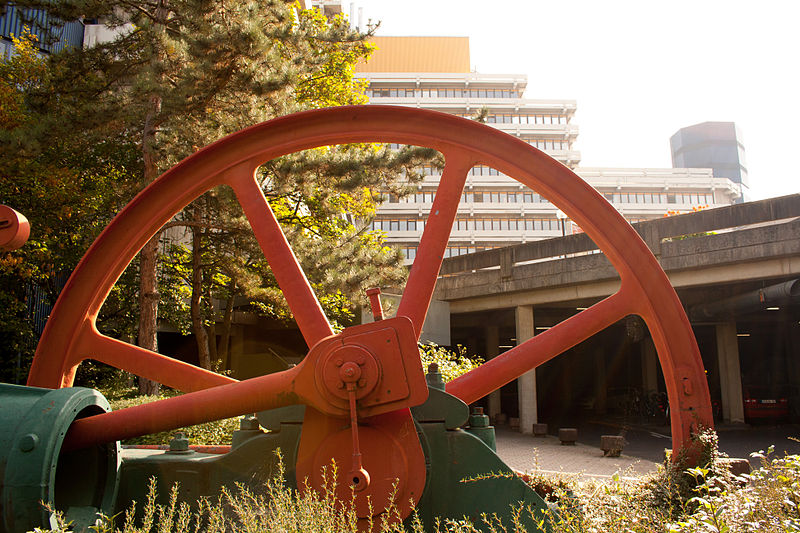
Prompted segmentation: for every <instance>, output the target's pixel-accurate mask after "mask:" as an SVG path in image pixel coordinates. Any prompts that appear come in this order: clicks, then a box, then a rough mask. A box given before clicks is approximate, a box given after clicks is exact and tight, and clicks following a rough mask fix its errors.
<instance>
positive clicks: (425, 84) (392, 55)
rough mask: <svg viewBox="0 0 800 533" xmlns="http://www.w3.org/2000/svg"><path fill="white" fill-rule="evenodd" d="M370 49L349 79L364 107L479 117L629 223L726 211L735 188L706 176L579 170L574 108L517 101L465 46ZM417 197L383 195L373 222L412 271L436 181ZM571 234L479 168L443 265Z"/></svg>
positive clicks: (450, 40)
mask: <svg viewBox="0 0 800 533" xmlns="http://www.w3.org/2000/svg"><path fill="white" fill-rule="evenodd" d="M374 44H375V45H376V47H377V49H376V51H375V53H374V56H373V58H372V59H370V61H369V62H368V63H367V64H364V65H361V66H360V67H359V68H358V73H357V75H356V76H357V77H358V78H359V79H362V80H364V81H365V83H367V89H366V94H367V96H368V97H369V103H370V104H384V105H400V106H408V107H417V108H422V109H431V110H435V111H441V112H444V113H449V114H453V115H457V116H461V117H465V118H474V117H475V116H476V115H478V114H480V115H481V116H482V117H483V118H484V119H485V121H486V123H488V124H489V125H491V126H494V127H495V128H497V129H499V130H501V131H503V132H506V133H508V134H510V135H513V136H515V137H518V138H519V139H521V140H523V141H525V142H527V143H528V144H530V145H531V146H534V147H536V148H539V149H540V150H543V151H544V152H546V153H547V154H548V155H550V156H551V157H553V158H555V159H556V160H558V161H560V162H561V163H563V164H564V165H566V166H567V167H569V168H571V169H573V170H575V171H576V172H577V173H578V175H580V176H581V177H582V178H583V179H585V180H586V181H587V182H589V183H590V184H591V185H592V186H594V187H595V188H596V189H597V190H598V191H599V192H600V193H601V194H603V195H604V196H605V197H606V198H607V199H608V200H609V201H610V202H611V203H612V204H613V205H614V206H615V207H616V208H617V209H618V210H619V211H620V212H621V213H622V214H623V215H624V216H625V218H626V219H627V220H629V221H630V222H639V221H642V220H648V219H652V218H657V217H662V216H664V215H665V214H666V213H668V212H686V211H691V210H692V209H697V208H699V207H718V206H723V205H729V204H731V203H732V202H733V200H734V199H735V198H736V197H738V196H739V189H738V187H737V186H736V185H735V184H734V183H733V182H732V181H731V180H730V179H727V178H725V177H722V178H718V177H715V176H714V175H713V173H712V171H711V170H710V169H708V168H704V169H697V168H674V169H624V168H581V167H579V163H580V152H578V151H577V150H576V149H575V141H576V139H577V137H578V127H577V126H576V125H575V124H574V122H573V118H574V115H575V111H576V107H577V106H576V103H575V101H573V100H537V99H530V98H526V95H525V90H526V88H527V77H526V76H524V75H518V74H478V73H475V72H470V62H469V39H468V38H466V37H375V38H374ZM424 170H425V172H424V174H425V177H424V179H423V180H422V182H420V183H419V184H417V191H416V192H415V193H414V194H411V195H409V196H406V197H401V198H398V197H395V196H389V195H387V196H386V197H385V198H384V202H383V203H382V204H381V206H380V207H379V209H378V211H377V215H376V217H375V219H374V220H373V221H372V228H373V229H374V230H380V231H383V232H385V233H386V240H387V242H389V243H391V244H393V245H395V246H397V247H399V248H400V249H402V250H403V252H404V253H405V255H406V258H407V260H408V261H409V262H411V261H412V260H413V259H414V257H415V255H416V249H417V244H418V243H419V240H420V238H421V236H422V231H423V229H424V227H425V219H426V217H427V213H428V212H429V211H430V208H431V205H432V202H433V199H434V197H435V195H436V189H437V187H438V185H439V179H440V177H441V176H440V174H439V172H438V171H437V170H436V169H435V168H426V169H424ZM578 231H580V228H578V227H577V226H576V225H575V224H573V223H572V222H571V221H570V220H568V219H567V218H566V217H565V215H564V214H563V213H562V212H561V211H559V210H558V208H556V206H554V205H553V204H551V203H550V202H549V201H548V200H547V199H546V198H544V197H542V196H540V195H539V194H538V193H537V192H536V191H534V190H531V189H529V188H528V187H526V186H523V185H522V184H520V183H519V182H517V181H516V180H515V179H514V178H513V177H510V176H505V175H503V174H502V173H500V172H498V171H497V170H496V169H493V168H489V167H486V166H476V167H474V168H473V169H472V170H471V172H470V173H469V175H468V176H467V181H466V185H465V188H464V192H463V196H462V200H461V203H460V205H459V207H458V214H457V216H456V221H455V224H454V225H453V230H452V233H451V238H450V242H449V244H448V248H447V250H446V252H445V257H451V256H456V255H462V254H467V253H472V252H476V251H481V250H485V249H491V248H497V247H501V246H507V245H510V244H517V243H524V242H529V241H532V240H538V239H544V238H550V237H556V236H561V235H564V234H567V233H574V232H578Z"/></svg>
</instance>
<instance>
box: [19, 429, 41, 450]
mask: <svg viewBox="0 0 800 533" xmlns="http://www.w3.org/2000/svg"><path fill="white" fill-rule="evenodd" d="M37 444H39V435H37V434H36V433H28V434H27V435H23V436H22V437H20V439H19V443H18V445H19V449H20V450H22V451H23V452H30V451H33V449H34V448H36V445H37Z"/></svg>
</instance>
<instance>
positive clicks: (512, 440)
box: [496, 421, 800, 479]
mask: <svg viewBox="0 0 800 533" xmlns="http://www.w3.org/2000/svg"><path fill="white" fill-rule="evenodd" d="M574 426H575V427H577V428H578V443H577V444H576V445H575V446H562V445H561V444H560V442H559V440H558V438H557V437H555V435H553V434H554V433H556V432H557V428H550V431H551V433H553V434H551V435H548V436H547V437H538V438H537V437H533V436H531V435H522V434H520V433H518V432H517V431H512V430H511V429H509V428H508V427H500V428H496V433H497V453H498V455H499V456H500V457H501V458H502V459H503V460H504V461H505V462H506V464H508V465H509V466H510V467H512V468H514V469H516V470H520V471H523V472H525V471H536V470H538V471H541V472H546V473H563V474H569V475H575V476H577V477H578V478H581V479H583V478H589V477H592V478H607V477H611V476H613V475H614V474H615V473H617V474H619V475H620V476H622V477H629V476H638V475H642V474H646V473H649V472H653V471H655V470H656V469H657V468H658V465H659V464H660V463H661V461H662V460H663V457H664V450H665V449H666V448H671V447H672V440H671V437H670V435H669V428H668V427H662V426H647V425H623V424H620V423H616V422H613V421H581V422H579V423H577V424H574ZM620 434H621V435H624V437H625V440H626V441H627V444H626V446H625V449H624V450H623V454H622V456H620V457H603V452H602V450H600V436H601V435H620ZM717 434H718V435H719V441H720V449H721V450H722V451H723V452H725V453H727V454H728V455H729V456H731V457H745V458H749V455H750V452H753V451H758V450H766V449H767V448H769V447H770V446H771V445H774V446H775V450H776V451H775V453H776V454H784V453H792V454H800V442H798V441H796V440H793V439H795V438H797V437H800V425H795V424H787V425H780V426H745V425H735V426H730V425H721V426H718V427H717ZM751 464H752V465H753V466H758V464H757V461H756V460H755V459H751Z"/></svg>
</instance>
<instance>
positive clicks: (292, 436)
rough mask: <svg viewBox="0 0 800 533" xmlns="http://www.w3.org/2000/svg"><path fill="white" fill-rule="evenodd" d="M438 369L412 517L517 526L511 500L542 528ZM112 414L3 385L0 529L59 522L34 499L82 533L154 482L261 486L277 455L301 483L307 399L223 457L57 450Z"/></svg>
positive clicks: (243, 430)
mask: <svg viewBox="0 0 800 533" xmlns="http://www.w3.org/2000/svg"><path fill="white" fill-rule="evenodd" d="M432 370H434V371H432V372H429V373H428V375H427V381H428V385H429V392H430V394H429V396H428V400H427V401H426V402H425V403H424V404H422V405H420V406H417V407H415V408H413V409H412V414H413V416H414V419H415V423H416V427H417V430H418V434H419V438H420V442H421V444H422V448H423V450H424V452H425V455H426V463H427V466H426V467H427V484H426V487H425V490H424V492H423V495H422V498H421V499H420V501H419V502H418V505H417V507H416V509H417V515H418V516H419V517H420V519H422V520H423V522H424V523H425V524H426V525H427V526H429V528H430V526H432V525H433V520H434V519H435V518H436V517H440V518H441V517H449V518H461V517H467V518H470V519H471V520H473V521H474V523H475V524H476V525H477V526H478V527H479V528H481V529H486V527H483V526H482V525H481V524H482V523H481V515H482V514H484V513H485V514H487V515H496V516H497V517H499V518H500V519H502V520H503V522H504V523H505V524H510V523H511V520H512V505H515V506H519V505H522V506H524V507H525V508H527V509H530V510H531V511H532V513H533V514H532V515H531V514H530V513H529V512H527V511H526V512H523V513H522V515H521V516H522V519H523V523H524V524H525V525H526V527H527V528H528V531H536V523H535V521H536V520H535V518H536V517H540V516H541V513H542V512H543V511H544V510H545V509H546V504H545V502H544V501H542V499H541V498H539V496H538V495H536V493H535V492H534V491H533V490H532V489H531V488H530V487H528V485H526V484H525V483H524V482H522V481H521V480H520V479H519V478H517V477H516V476H514V474H513V472H512V470H511V469H510V468H509V467H508V466H506V465H505V464H504V463H503V462H502V461H501V460H500V458H499V457H498V456H497V455H496V454H495V453H494V450H493V449H492V446H493V444H494V428H493V427H491V426H490V425H489V424H488V420H487V419H486V417H485V416H484V415H482V414H478V413H473V415H470V414H469V408H468V406H467V405H466V404H465V403H464V402H462V401H461V400H459V399H458V398H456V397H454V396H451V395H450V394H447V393H446V392H444V390H443V389H444V382H443V381H442V378H441V375H440V374H439V373H438V372H437V371H435V369H432ZM106 410H108V403H107V402H106V401H105V399H104V398H103V397H102V395H100V394H99V393H98V392H96V391H93V390H90V389H82V388H68V389H57V390H49V389H39V388H34V387H21V386H16V385H0V421H2V424H3V426H2V427H3V428H8V429H9V430H8V431H4V432H3V434H2V435H0V453H3V454H4V455H2V457H0V474H2V475H3V486H2V492H3V499H2V503H0V506H1V507H0V514H2V518H3V524H2V530H0V533H17V532H25V531H29V530H31V529H33V528H34V527H43V528H48V527H51V526H52V525H53V524H52V523H51V518H52V517H51V516H50V513H49V512H46V511H45V510H43V509H42V507H41V506H40V505H39V501H45V502H49V503H51V504H53V505H54V506H55V508H57V509H61V510H64V511H66V512H67V517H68V519H69V520H73V521H74V522H75V524H76V526H77V529H78V530H80V529H81V528H82V527H85V526H86V525H89V524H91V523H92V522H93V521H94V519H95V518H96V513H97V512H98V511H99V510H102V511H103V512H105V513H106V514H109V515H110V514H115V513H118V512H121V511H125V510H127V509H128V508H130V506H131V504H132V502H133V501H134V500H135V501H137V502H143V501H145V499H146V496H147V490H148V485H149V483H150V479H151V478H155V479H156V489H157V491H158V495H159V499H160V500H161V501H165V500H166V499H167V498H168V497H169V492H170V490H171V488H172V487H173V486H174V485H175V484H176V483H177V484H179V486H180V493H179V498H180V500H182V501H188V502H194V501H196V500H197V499H199V498H201V497H208V496H210V497H214V496H217V495H218V494H219V493H220V490H221V489H222V487H228V488H230V489H234V488H235V485H236V484H237V483H242V484H244V485H246V486H248V487H249V488H250V489H251V490H253V491H255V492H258V491H260V490H262V489H263V487H264V482H265V481H266V480H268V479H272V478H274V476H275V475H276V474H277V473H278V472H279V471H280V470H279V469H280V468H281V465H280V463H279V461H282V464H283V465H284V467H285V471H284V476H285V480H286V483H287V485H288V486H289V487H292V488H296V487H297V480H296V479H295V477H296V476H295V472H294V470H293V468H294V467H293V465H294V464H295V462H296V459H297V449H298V444H299V441H300V433H301V430H302V421H303V414H304V410H305V407H304V406H290V407H286V408H282V409H276V410H272V411H265V412H262V413H258V414H257V415H256V416H249V417H245V419H243V420H242V423H241V426H240V429H238V430H237V431H235V432H234V435H233V444H232V446H231V450H230V452H229V453H226V454H208V453H200V452H197V451H195V450H192V449H191V448H190V447H189V442H188V440H187V439H186V438H185V436H183V435H182V434H177V435H176V436H175V438H173V440H172V441H171V442H170V448H169V450H154V449H136V448H126V449H124V450H122V452H121V453H120V452H119V451H118V445H116V444H113V445H108V446H102V447H101V446H92V447H91V448H89V449H84V450H78V451H75V452H70V453H60V446H61V442H62V441H63V439H64V435H65V434H66V432H67V430H68V429H69V426H70V424H72V422H73V421H74V420H75V419H76V418H77V417H80V416H86V415H88V414H93V413H97V412H100V411H106ZM462 428H463V429H462ZM277 450H280V458H279V457H278V455H277V454H276V451H277ZM138 507H139V510H141V505H139V506H138Z"/></svg>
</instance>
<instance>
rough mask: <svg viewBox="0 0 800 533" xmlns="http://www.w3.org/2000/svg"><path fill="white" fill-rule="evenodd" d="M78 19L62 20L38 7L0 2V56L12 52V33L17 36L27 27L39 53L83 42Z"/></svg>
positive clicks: (81, 24)
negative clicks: (27, 7) (34, 38)
mask: <svg viewBox="0 0 800 533" xmlns="http://www.w3.org/2000/svg"><path fill="white" fill-rule="evenodd" d="M83 28H84V25H83V23H82V22H67V23H63V22H61V21H58V20H54V19H52V18H51V17H50V16H49V15H48V14H47V12H46V11H44V10H42V9H25V8H19V7H17V6H15V5H14V4H6V3H3V4H2V5H0V58H2V59H7V58H9V57H10V56H11V54H12V53H13V52H14V44H13V42H12V41H11V38H12V37H17V38H18V37H21V36H22V34H23V31H25V30H26V29H27V31H29V32H30V33H31V34H32V35H34V36H35V37H36V45H37V47H38V48H39V51H40V52H41V53H50V52H59V51H61V50H62V49H64V48H65V47H73V48H80V47H82V46H83Z"/></svg>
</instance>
